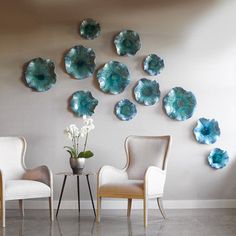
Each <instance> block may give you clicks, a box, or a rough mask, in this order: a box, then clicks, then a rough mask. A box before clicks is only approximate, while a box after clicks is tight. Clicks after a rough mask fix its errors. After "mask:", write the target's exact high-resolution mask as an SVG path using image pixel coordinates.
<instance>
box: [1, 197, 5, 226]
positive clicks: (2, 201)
mask: <svg viewBox="0 0 236 236" xmlns="http://www.w3.org/2000/svg"><path fill="white" fill-rule="evenodd" d="M1 220H2V227H3V228H5V226H6V209H5V201H4V200H1Z"/></svg>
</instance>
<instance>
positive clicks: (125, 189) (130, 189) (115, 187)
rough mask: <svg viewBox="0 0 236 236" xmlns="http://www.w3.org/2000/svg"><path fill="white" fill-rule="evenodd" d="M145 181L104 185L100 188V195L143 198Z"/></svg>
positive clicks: (125, 181) (128, 181)
mask: <svg viewBox="0 0 236 236" xmlns="http://www.w3.org/2000/svg"><path fill="white" fill-rule="evenodd" d="M143 183H144V182H143V180H124V181H123V182H120V183H119V182H116V183H107V184H103V185H102V186H100V188H99V194H101V195H103V196H107V197H113V196H114V197H115V196H117V197H128V196H131V195H132V196H136V197H143V195H144V187H143Z"/></svg>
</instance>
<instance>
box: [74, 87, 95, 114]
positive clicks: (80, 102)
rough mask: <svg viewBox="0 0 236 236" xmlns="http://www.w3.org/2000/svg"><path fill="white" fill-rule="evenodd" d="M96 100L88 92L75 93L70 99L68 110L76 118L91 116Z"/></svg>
mask: <svg viewBox="0 0 236 236" xmlns="http://www.w3.org/2000/svg"><path fill="white" fill-rule="evenodd" d="M97 105H98V100H97V99H96V98H94V97H93V96H92V94H91V92H89V91H77V92H75V93H73V95H72V97H71V99H70V109H71V110H72V112H73V113H74V114H75V115H77V116H80V117H81V116H84V115H86V116H92V115H93V113H94V109H95V107H96V106H97Z"/></svg>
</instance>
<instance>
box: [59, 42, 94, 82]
mask: <svg viewBox="0 0 236 236" xmlns="http://www.w3.org/2000/svg"><path fill="white" fill-rule="evenodd" d="M64 60H65V68H66V71H67V73H68V74H69V75H71V76H72V77H74V78H76V79H79V80H81V79H85V78H88V77H91V76H92V75H93V72H94V70H95V66H96V65H95V52H94V51H93V49H91V48H86V47H84V46H82V45H77V46H75V47H73V48H71V49H70V50H69V52H68V53H67V54H66V55H65V58H64Z"/></svg>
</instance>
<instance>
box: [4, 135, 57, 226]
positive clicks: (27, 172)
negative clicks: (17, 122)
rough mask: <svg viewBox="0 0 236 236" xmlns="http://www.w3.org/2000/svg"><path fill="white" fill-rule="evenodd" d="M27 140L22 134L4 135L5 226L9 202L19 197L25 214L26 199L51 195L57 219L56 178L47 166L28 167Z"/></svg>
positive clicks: (22, 211) (51, 215)
mask: <svg viewBox="0 0 236 236" xmlns="http://www.w3.org/2000/svg"><path fill="white" fill-rule="evenodd" d="M25 152H26V141H25V139H24V138H22V137H0V201H1V219H2V226H3V227H5V202H6V201H9V200H19V207H20V209H21V213H22V216H24V206H23V199H31V198H46V197H47V198H49V208H50V218H51V220H52V221H53V218H54V216H53V178H52V173H51V171H50V170H49V169H48V168H47V167H46V166H40V167H37V168H35V169H27V168H26V167H25V162H24V157H25Z"/></svg>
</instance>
